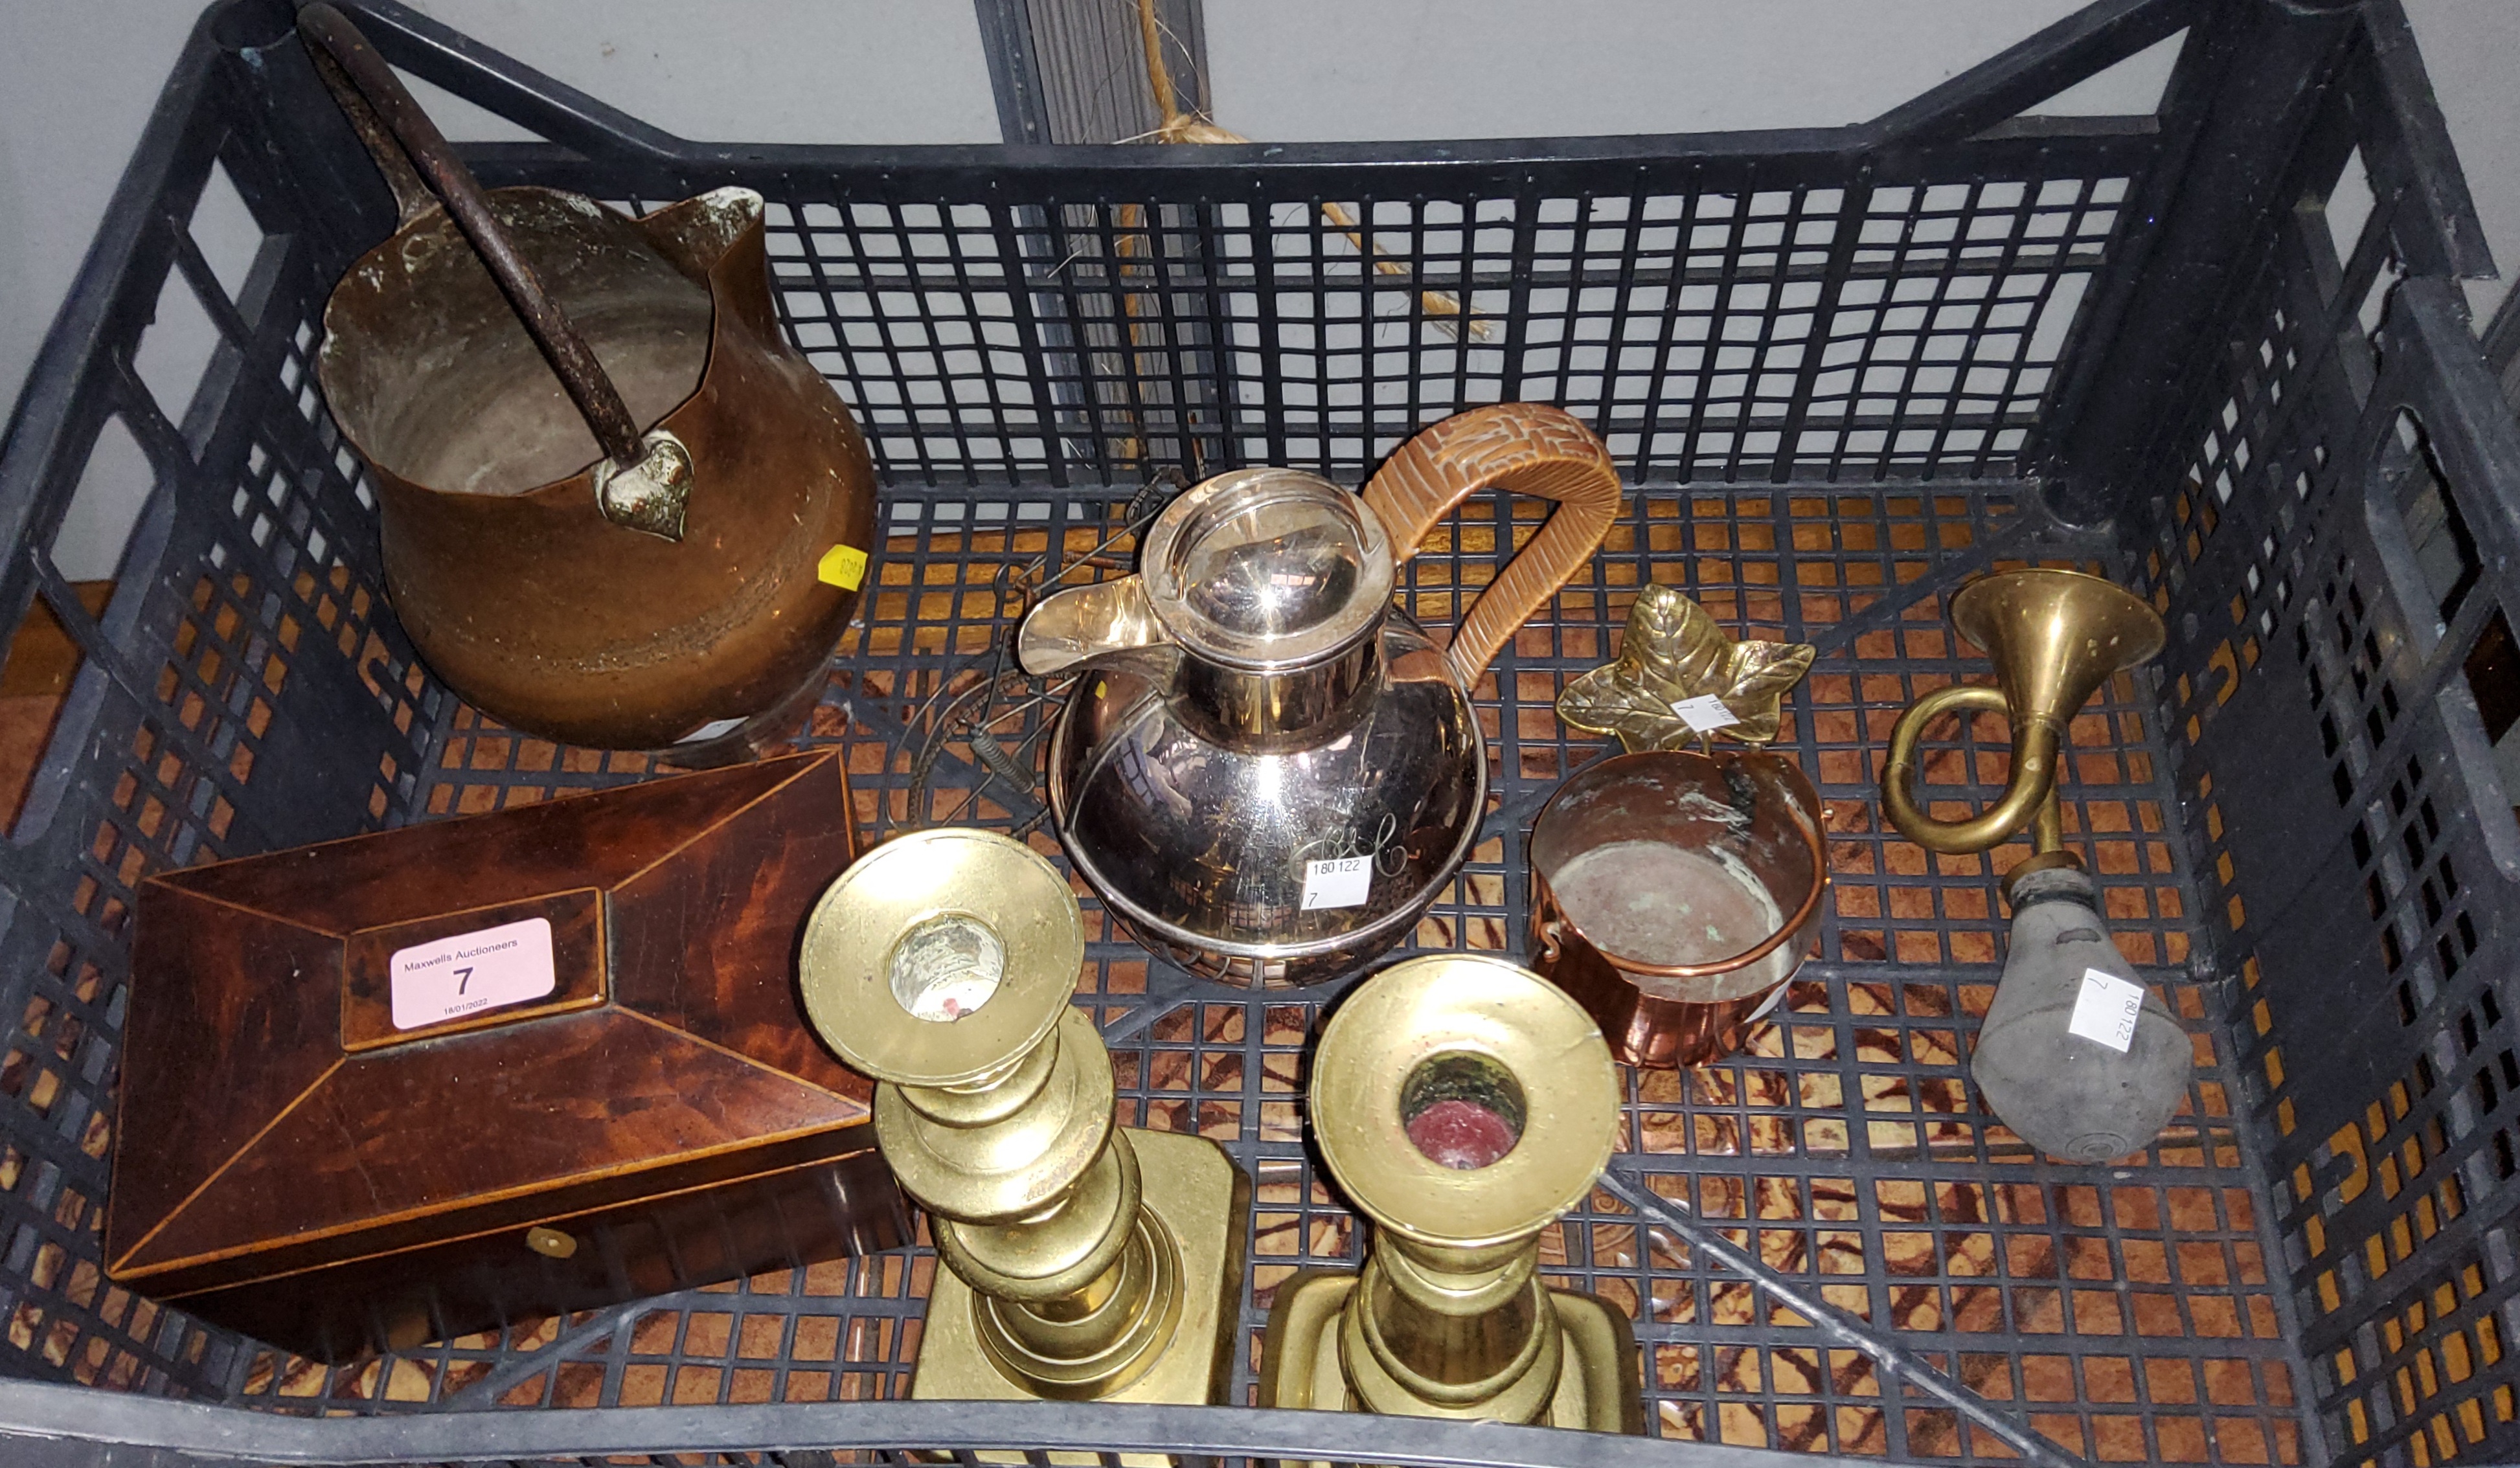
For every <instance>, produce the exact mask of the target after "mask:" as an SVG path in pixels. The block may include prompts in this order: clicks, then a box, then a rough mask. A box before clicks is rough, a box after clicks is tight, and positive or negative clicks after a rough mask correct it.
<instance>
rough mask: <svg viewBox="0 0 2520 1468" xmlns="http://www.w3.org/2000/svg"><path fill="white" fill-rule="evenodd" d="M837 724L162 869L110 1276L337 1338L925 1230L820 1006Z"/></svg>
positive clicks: (287, 1329)
mask: <svg viewBox="0 0 2520 1468" xmlns="http://www.w3.org/2000/svg"><path fill="white" fill-rule="evenodd" d="M855 854H856V852H855V839H854V835H853V832H852V825H851V822H850V811H849V793H848V785H847V780H846V777H845V775H844V773H843V771H842V769H841V766H840V763H839V761H838V759H837V757H836V756H835V755H834V754H832V752H830V751H822V752H816V753H810V754H802V755H790V756H785V757H782V758H777V759H771V760H766V761H763V762H761V763H758V764H751V765H742V766H737V767H734V768H731V769H723V770H712V771H707V772H704V773H701V774H696V775H686V776H680V777H677V778H667V779H659V780H654V781H652V782H649V783H644V784H638V785H631V786H627V787H623V788H619V789H612V790H607V791H603V792H600V793H597V794H591V795H584V796H579V797H575V798H571V799H565V800H557V801H552V802H549V803H546V804H540V805H532V806H525V807H521V808H517V809H514V810H508V811H501V812H498V813H495V814H491V815H484V816H475V817H471V818H467V819H462V820H454V821H445V822H435V823H426V824H420V825H412V826H406V827H403V828H401V829H398V830H390V831H383V832H380V833H377V834H374V835H367V836H358V837H353V838H350V839H348V840H342V841H334V842H329V843H325V844H323V845H319V846H309V847H300V848H297V849H294V850H290V851H280V852H273V853H271V854H269V855H265V856H258V857H249V858H246V859H244V860H240V861H233V862H223V863H219V864H217V865H214V866H205V867H193V868H190V869H185V870H177V871H170V872H167V873H164V874H162V875H159V876H154V877H151V878H150V879H149V880H148V881H146V882H145V883H143V884H142V886H141V890H140V899H139V906H138V918H137V922H138V931H137V935H136V938H135V940H134V953H133V962H132V980H131V1019H130V1032H129V1036H130V1038H129V1044H128V1046H127V1048H126V1049H125V1052H124V1056H123V1062H122V1076H121V1087H122V1102H121V1122H120V1126H119V1129H118V1135H117V1139H116V1146H115V1152H114V1162H113V1185H112V1192H111V1194H110V1203H109V1208H108V1214H107V1220H106V1224H105V1244H106V1258H107V1260H108V1262H109V1266H108V1272H109V1273H110V1274H111V1275H112V1278H113V1279H114V1280H115V1282H117V1283H119V1284H121V1285H123V1286H124V1287H126V1288H129V1289H132V1290H135V1291H137V1292H139V1293H141V1294H144V1295H147V1296H149V1297H151V1298H153V1299H157V1300H159V1301H162V1302H165V1303H167V1304H171V1305H174V1306H176V1307H178V1308H179V1309H182V1310H185V1311H187V1312H192V1313H194V1314H196V1315H199V1316H201V1317H202V1318H203V1319H206V1320H210V1321H213V1322H215V1323H218V1324H221V1325H226V1326H229V1327H231V1328H234V1329H237V1330H241V1331H244V1332H246V1333H247V1334H248V1335H252V1336H255V1337H257V1338H259V1339H262V1340H265V1341H269V1342H271V1343H272V1344H274V1345H279V1346H283V1347H287V1348H289V1349H291V1350H294V1351H298V1352H301V1353H303V1354H306V1355H309V1356H313V1357H318V1358H322V1359H328V1360H338V1359H342V1358H344V1357H352V1356H355V1355H357V1354H359V1353H360V1352H362V1351H364V1350H368V1349H387V1348H394V1349H399V1348H403V1347H408V1346H411V1345H415V1344H418V1343H419V1342H422V1341H426V1340H435V1339H444V1338H447V1337H450V1336H455V1335H462V1334H466V1333H469V1332H472V1331H476V1330H481V1329H488V1328H494V1327H496V1326H499V1325H502V1324H504V1323H506V1322H508V1321H510V1320H514V1319H517V1318H518V1317H521V1316H530V1315H536V1314H543V1313H550V1312H563V1311H575V1310H586V1309H593V1308H597V1307H600V1306H603V1305H608V1304H613V1303H617V1302H620V1301H623V1300H629V1299H636V1298H641V1297H644V1296H649V1295H655V1294H662V1293H665V1292H667V1291H669V1290H674V1289H680V1288H688V1287H692V1286H696V1285H700V1284H707V1283H714V1282H717V1281H720V1280H724V1279H730V1278H736V1277H740V1276H742V1275H746V1274H751V1273H757V1272H760V1271H762V1270H765V1269H771V1268H783V1267H795V1266H801V1265H804V1264H807V1263H810V1262H813V1261H815V1260H818V1259H827V1258H831V1257H833V1256H835V1255H838V1254H841V1253H845V1252H848V1251H850V1250H853V1249H871V1248H885V1247H891V1246H893V1245H895V1244H898V1243H900V1242H901V1241H903V1239H904V1238H905V1237H906V1233H907V1230H906V1226H905V1223H904V1214H903V1210H902V1204H901V1202H900V1197H899V1194H898V1192H897V1191H896V1190H895V1188H894V1186H893V1183H892V1179H891V1177H890V1174H889V1173H888V1172H887V1171H886V1170H885V1169H884V1167H883V1165H882V1163H881V1161H880V1159H879V1158H878V1157H877V1153H876V1150H875V1134H874V1129H873V1127H872V1126H871V1125H870V1122H869V1117H870V1104H871V1100H872V1097H873V1094H874V1086H873V1084H872V1083H871V1082H869V1081H868V1080H866V1079H865V1078H864V1077H861V1076H859V1075H857V1074H855V1073H854V1072H851V1071H849V1070H847V1069H845V1068H844V1067H842V1066H841V1065H840V1063H839V1062H838V1061H837V1060H835V1059H833V1058H832V1055H831V1054H830V1052H829V1051H827V1050H826V1049H824V1048H823V1046H822V1045H821V1043H820V1042H819V1041H817V1040H816V1039H815V1037H814V1034H813V1032H812V1030H811V1029H810V1028H809V1027H808V1026H807V1025H806V1023H805V1020H804V1015H803V1011H802V1008H801V1004H800V1001H799V999H798V996H797V990H796V979H795V972H796V970H795V953H796V945H797V942H798V939H799V935H800V933H801V932H802V929H803V926H804V921H805V916H806V914H807V912H809V911H810V910H811V908H812V906H813V904H814V902H815V900H816V899H817V898H819V897H820V896H821V894H822V892H823V889H824V888H825V887H826V886H828V885H830V883H831V882H832V879H833V878H835V877H836V876H838V875H839V873H840V871H841V870H842V869H843V868H844V867H847V866H848V865H849V862H850V860H851V859H852V858H853V857H854V856H855Z"/></svg>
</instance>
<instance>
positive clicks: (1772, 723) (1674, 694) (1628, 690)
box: [1557, 586, 1814, 754]
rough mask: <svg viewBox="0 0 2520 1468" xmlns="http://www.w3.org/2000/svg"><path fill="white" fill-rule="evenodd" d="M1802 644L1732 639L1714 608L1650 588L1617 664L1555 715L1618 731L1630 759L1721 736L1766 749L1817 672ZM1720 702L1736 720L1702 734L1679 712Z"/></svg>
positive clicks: (1633, 614) (1571, 690)
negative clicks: (1799, 687) (1787, 706)
mask: <svg viewBox="0 0 2520 1468" xmlns="http://www.w3.org/2000/svg"><path fill="white" fill-rule="evenodd" d="M1813 655H1814V649H1813V648H1812V647H1811V646H1810V645H1807V644H1802V643H1760V642H1739V643H1736V642H1734V641H1733V639H1732V638H1731V637H1729V636H1727V635H1726V633H1725V631H1724V629H1723V627H1722V626H1721V625H1719V624H1718V623H1717V622H1716V620H1715V619H1714V618H1713V617H1711V616H1709V615H1707V613H1706V609H1705V608H1704V607H1702V606H1699V605H1698V604H1697V603H1696V602H1695V601H1690V600H1689V599H1688V597H1687V596H1686V595H1684V594H1682V593H1680V592H1678V591H1675V590H1673V589H1672V588H1670V587H1667V586H1648V587H1646V588H1645V589H1644V590H1643V591H1642V592H1640V593H1639V594H1638V595H1637V602H1636V605H1635V606H1633V607H1631V608H1629V611H1628V629H1627V637H1626V639H1625V640H1624V641H1623V642H1622V643H1621V644H1620V646H1619V656H1618V660H1617V661H1615V662H1608V663H1603V664H1602V665H1601V666H1600V667H1598V668H1595V669H1594V670H1593V671H1592V672H1590V673H1587V674H1585V675H1584V676H1583V677H1581V678H1578V679H1576V680H1575V681H1574V682H1573V683H1571V684H1568V685H1567V686H1566V691H1565V692H1563V693H1560V694H1559V695H1558V696H1557V717H1558V718H1560V719H1563V720H1565V721H1566V722H1567V723H1568V724H1570V725H1572V726H1574V727H1575V728H1577V729H1581V730H1586V731H1588V732H1590V733H1593V734H1616V735H1617V736H1618V739H1619V743H1620V744H1621V745H1622V746H1623V747H1625V748H1626V749H1627V750H1628V752H1630V753H1632V754H1633V753H1636V752H1638V751H1641V750H1646V749H1680V748H1684V747H1686V746H1688V745H1689V744H1691V743H1699V742H1703V741H1705V740H1707V739H1710V738H1711V737H1712V736H1713V734H1723V735H1724V736H1725V737H1727V738H1730V739H1736V740H1738V741H1740V742H1741V743H1744V744H1752V745H1761V744H1766V743H1768V742H1769V741H1771V740H1773V739H1774V738H1776V736H1777V729H1778V725H1779V724H1780V723H1782V721H1783V710H1782V704H1783V702H1784V696H1785V694H1786V692H1787V691H1789V690H1791V689H1792V688H1793V686H1794V685H1795V684H1798V683H1800V682H1802V680H1803V675H1804V674H1805V673H1808V672H1810V671H1811V665H1812V657H1813ZM1707 696H1712V697H1714V698H1716V699H1718V700H1720V701H1721V702H1722V703H1723V705H1724V707H1725V708H1726V709H1727V710H1728V711H1730V712H1731V714H1732V715H1733V718H1734V719H1735V720H1737V721H1738V722H1736V723H1733V724H1732V725H1729V726H1726V727H1725V728H1723V729H1720V730H1716V731H1713V732H1711V733H1710V734H1699V733H1698V732H1697V731H1696V729H1694V728H1693V727H1692V726H1691V725H1690V724H1689V722H1688V720H1687V719H1686V718H1683V717H1682V715H1681V712H1680V710H1679V708H1678V707H1677V705H1678V704H1680V703H1681V702H1682V701H1684V700H1686V699H1690V698H1699V697H1707Z"/></svg>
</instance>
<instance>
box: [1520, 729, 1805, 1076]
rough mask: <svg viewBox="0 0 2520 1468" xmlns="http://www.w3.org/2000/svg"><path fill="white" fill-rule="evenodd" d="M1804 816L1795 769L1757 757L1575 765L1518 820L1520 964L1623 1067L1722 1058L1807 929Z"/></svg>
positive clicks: (1751, 753)
mask: <svg viewBox="0 0 2520 1468" xmlns="http://www.w3.org/2000/svg"><path fill="white" fill-rule="evenodd" d="M1820 811H1821V805H1820V798H1819V795H1818V794H1817V792H1815V791H1814V790H1813V789H1812V785H1811V781H1810V780H1809V779H1807V778H1804V776H1803V773H1802V771H1800V770H1799V769H1797V768H1795V767H1794V765H1793V764H1792V763H1791V762H1790V761H1787V760H1785V759H1783V758H1781V757H1779V756H1778V755H1773V754H1769V753H1766V752H1765V751H1761V750H1748V751H1731V750H1728V751H1726V752H1724V753H1721V754H1700V753H1697V752H1695V751H1693V750H1678V749H1658V750H1648V751H1644V752H1642V753H1638V754H1622V755H1615V756H1613V757H1611V758H1609V759H1605V760H1600V761H1598V762H1597V763H1595V764H1592V765H1588V766H1586V767H1585V768H1584V769H1583V770H1581V771H1579V772H1578V773H1577V774H1575V775H1574V776H1573V777H1571V778H1568V779H1567V781H1566V782H1565V783H1564V784H1562V785H1560V786H1558V788H1557V792H1556V794H1554V795H1553V796H1551V797H1550V801H1549V804H1548V805H1547V806H1546V807H1544V808H1543V809H1542V810H1541V813H1540V819H1539V820H1538V821H1537V822H1535V823H1533V825H1532V829H1531V840H1530V844H1529V848H1528V849H1529V853H1530V861H1531V922H1532V949H1533V952H1534V954H1535V958H1534V961H1533V962H1532V965H1531V966H1532V967H1533V968H1534V969H1536V970H1538V971H1539V972H1540V973H1541V974H1542V975H1544V976H1546V977H1547V978H1549V979H1550V980H1551V981H1552V982H1553V983H1555V984H1556V985H1557V987H1559V988H1560V989H1563V990H1565V991H1566V992H1567V993H1568V994H1570V995H1573V996H1574V997H1575V999H1576V1000H1577V1001H1578V1002H1580V1003H1582V1004H1583V1005H1584V1007H1585V1008H1586V1009H1587V1010H1589V1011H1591V1013H1592V1015H1593V1018H1594V1021H1595V1022H1596V1023H1598V1025H1599V1026H1600V1027H1601V1033H1602V1035H1603V1036H1604V1037H1605V1038H1607V1039H1608V1041H1609V1043H1610V1052H1611V1053H1612V1054H1614V1055H1616V1056H1617V1057H1618V1058H1619V1059H1621V1060H1623V1061H1625V1062H1627V1063H1628V1064H1630V1065H1641V1066H1653V1067H1659V1068H1670V1067H1675V1066H1685V1065H1705V1064H1708V1063H1710V1062H1713V1061H1716V1060H1720V1059H1722V1058H1724V1057H1725V1056H1727V1055H1729V1054H1732V1053H1733V1051H1734V1050H1736V1049H1738V1048H1739V1047H1740V1045H1741V1042H1742V1041H1743V1040H1744V1039H1745V1038H1747V1036H1748V1035H1749V1033H1750V1031H1751V1030H1752V1029H1753V1028H1754V1027H1756V1026H1757V1024H1758V1023H1759V1021H1760V1020H1762V1019H1763V1018H1765V1017H1766V1015H1767V1013H1768V1011H1769V1010H1770V1009H1771V1008H1773V1007H1774V1006H1775V1005H1776V1003H1777V1001H1778V1000H1780V999H1781V998H1783V996H1784V992H1785V983H1786V981H1787V980H1788V979H1790V978H1792V977H1793V973H1794V970H1795V969H1797V968H1799V967H1801V966H1802V962H1803V959H1804V958H1806V957H1808V956H1810V954H1811V950H1812V944H1813V941H1814V940H1815V938H1816V937H1817V935H1818V933H1819V929H1820V914H1821V898H1822V895H1823V893H1825V892H1826V891H1827V889H1828V864H1827V849H1826V845H1825V842H1824V840H1823V836H1822V833H1821V823H1820V822H1821V817H1820Z"/></svg>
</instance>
